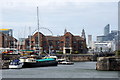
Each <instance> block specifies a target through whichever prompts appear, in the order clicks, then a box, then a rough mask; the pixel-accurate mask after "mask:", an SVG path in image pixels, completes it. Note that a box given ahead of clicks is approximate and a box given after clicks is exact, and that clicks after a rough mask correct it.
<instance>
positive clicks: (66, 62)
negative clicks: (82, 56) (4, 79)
mask: <svg viewBox="0 0 120 80" xmlns="http://www.w3.org/2000/svg"><path fill="white" fill-rule="evenodd" d="M59 64H65V65H73V64H74V63H73V62H70V61H62V62H59Z"/></svg>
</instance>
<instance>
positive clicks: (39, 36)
mask: <svg viewBox="0 0 120 80" xmlns="http://www.w3.org/2000/svg"><path fill="white" fill-rule="evenodd" d="M37 25H38V49H39V53H38V55H39V56H40V41H39V40H40V35H39V8H38V6H37Z"/></svg>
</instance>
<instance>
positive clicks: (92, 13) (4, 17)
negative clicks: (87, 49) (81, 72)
mask: <svg viewBox="0 0 120 80" xmlns="http://www.w3.org/2000/svg"><path fill="white" fill-rule="evenodd" d="M113 1H114V2H113ZM37 6H38V7H39V19H40V27H45V28H48V29H50V30H51V31H52V32H53V34H54V35H63V34H64V29H65V28H66V29H67V31H69V32H71V33H72V34H74V35H80V36H81V32H82V29H83V28H84V29H85V33H86V37H87V36H88V35H93V40H96V36H99V35H103V34H104V27H105V26H106V25H107V24H110V31H111V30H117V29H118V0H106V1H103V0H102V1H101V0H89V2H88V0H85V1H83V0H65V1H61V0H10V1H9V0H5V1H4V0H2V5H0V7H1V8H0V16H1V19H0V28H11V29H13V31H14V36H15V38H21V37H22V38H23V37H27V36H28V35H29V33H30V32H29V27H31V33H33V32H34V30H35V29H37V16H36V14H37V12H36V11H37ZM40 31H42V33H43V34H45V35H48V34H49V35H51V33H50V32H49V31H47V30H43V29H41V30H40Z"/></svg>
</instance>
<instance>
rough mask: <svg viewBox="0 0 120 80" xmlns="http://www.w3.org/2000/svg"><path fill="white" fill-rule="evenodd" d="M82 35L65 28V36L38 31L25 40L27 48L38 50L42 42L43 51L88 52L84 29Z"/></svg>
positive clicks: (41, 49)
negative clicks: (44, 33) (46, 34)
mask: <svg viewBox="0 0 120 80" xmlns="http://www.w3.org/2000/svg"><path fill="white" fill-rule="evenodd" d="M38 34H39V43H38ZM82 36H83V37H80V36H74V35H73V34H71V33H70V32H67V31H66V30H65V33H64V35H63V36H45V35H43V34H42V33H40V32H39V33H38V32H36V33H35V34H34V35H33V36H29V37H28V38H27V39H26V40H25V46H24V47H25V49H27V50H28V49H29V50H37V49H38V44H40V51H41V52H47V53H48V52H54V53H55V52H63V53H64V54H65V53H68V54H71V53H86V52H87V46H86V39H85V33H84V30H83V32H82Z"/></svg>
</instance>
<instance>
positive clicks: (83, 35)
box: [81, 29, 86, 39]
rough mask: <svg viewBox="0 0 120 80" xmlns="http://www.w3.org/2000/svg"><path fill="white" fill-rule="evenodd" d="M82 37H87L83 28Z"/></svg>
mask: <svg viewBox="0 0 120 80" xmlns="http://www.w3.org/2000/svg"><path fill="white" fill-rule="evenodd" d="M81 37H82V38H84V39H86V36H85V30H84V29H83V30H82V35H81Z"/></svg>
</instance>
